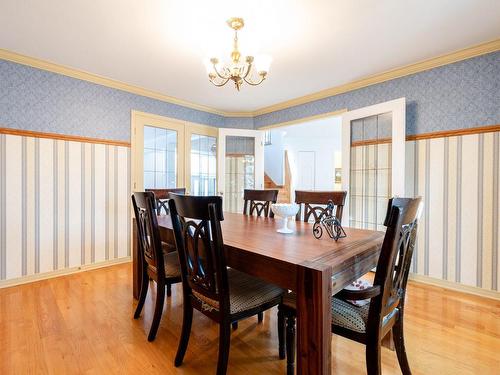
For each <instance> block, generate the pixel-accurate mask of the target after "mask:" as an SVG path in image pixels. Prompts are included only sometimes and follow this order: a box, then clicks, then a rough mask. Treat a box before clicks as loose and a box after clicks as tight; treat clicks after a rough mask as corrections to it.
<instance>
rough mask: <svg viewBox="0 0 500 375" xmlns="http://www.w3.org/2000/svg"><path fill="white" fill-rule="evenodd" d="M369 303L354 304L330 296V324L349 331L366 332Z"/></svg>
mask: <svg viewBox="0 0 500 375" xmlns="http://www.w3.org/2000/svg"><path fill="white" fill-rule="evenodd" d="M369 309H370V304H369V303H368V304H366V305H363V306H354V305H353V304H351V303H349V302H347V301H343V300H341V299H338V298H332V324H333V325H336V326H340V327H342V328H346V329H349V330H351V331H355V332H360V333H364V332H366V322H367V321H368V311H369Z"/></svg>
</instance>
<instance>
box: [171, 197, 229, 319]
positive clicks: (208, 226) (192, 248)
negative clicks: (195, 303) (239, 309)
mask: <svg viewBox="0 0 500 375" xmlns="http://www.w3.org/2000/svg"><path fill="white" fill-rule="evenodd" d="M168 205H169V208H170V216H171V218H172V227H173V229H174V235H175V244H176V246H177V251H178V252H179V260H180V263H181V272H182V283H183V288H184V295H185V296H189V294H191V293H192V294H195V295H196V296H197V297H199V298H200V299H202V300H204V298H208V299H210V300H211V301H216V302H217V304H218V306H219V311H221V312H223V311H225V312H229V289H228V280H227V268H226V259H225V256H224V242H223V239H222V229H221V225H220V222H221V221H222V220H224V216H223V214H222V198H221V197H218V196H209V197H195V196H183V195H178V194H171V195H170V200H169V202H168Z"/></svg>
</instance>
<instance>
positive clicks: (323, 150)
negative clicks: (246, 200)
mask: <svg viewBox="0 0 500 375" xmlns="http://www.w3.org/2000/svg"><path fill="white" fill-rule="evenodd" d="M341 128H342V121H341V118H340V117H330V118H324V119H320V120H314V121H308V122H304V123H302V124H297V125H291V126H287V127H280V128H277V129H273V130H271V141H272V145H270V146H266V147H265V160H264V163H265V164H264V169H265V172H266V173H267V174H268V176H270V177H271V178H272V179H273V180H274V181H275V182H276V183H278V184H279V183H282V181H283V174H282V171H283V155H284V151H285V150H287V151H288V156H289V160H290V169H291V173H292V192H293V191H294V190H295V189H296V188H300V186H297V183H298V181H299V176H298V170H297V165H298V157H299V152H300V151H314V152H315V157H316V158H315V159H316V162H315V165H312V166H311V168H314V171H315V181H314V190H333V189H334V188H335V186H334V172H335V165H336V164H335V159H336V157H337V158H338V157H339V155H340V152H341V148H342V146H341V143H342V137H341ZM336 155H337V156H336ZM337 165H339V164H337ZM275 178H276V179H275ZM293 196H294V195H293V193H292V197H293Z"/></svg>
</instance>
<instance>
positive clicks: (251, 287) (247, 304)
mask: <svg viewBox="0 0 500 375" xmlns="http://www.w3.org/2000/svg"><path fill="white" fill-rule="evenodd" d="M227 276H228V282H229V300H230V304H231V310H230V313H231V314H237V313H240V312H242V311H247V310H251V309H253V308H256V307H259V306H261V305H263V304H266V303H268V302H271V301H272V300H274V299H276V298H278V297H279V296H281V294H282V293H283V289H281V288H279V287H277V286H275V285H273V284H269V283H266V282H264V281H262V280H261V279H258V278H256V277H253V276H250V275H247V274H246V273H243V272H240V271H236V270H235V269H232V268H228V270H227ZM193 295H194V296H195V297H196V298H198V299H199V300H200V301H201V302H202V303H203V304H204V305H205V306H206V307H207V308H213V309H215V310H218V309H219V302H218V301H215V300H213V299H210V298H207V297H205V296H203V295H201V294H200V293H197V292H196V291H194V290H193Z"/></svg>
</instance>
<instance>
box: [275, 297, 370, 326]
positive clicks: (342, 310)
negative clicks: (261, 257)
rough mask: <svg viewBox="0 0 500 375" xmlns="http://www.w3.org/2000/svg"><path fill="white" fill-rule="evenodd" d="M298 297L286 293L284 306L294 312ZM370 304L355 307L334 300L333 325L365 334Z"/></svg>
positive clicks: (342, 301)
mask: <svg viewBox="0 0 500 375" xmlns="http://www.w3.org/2000/svg"><path fill="white" fill-rule="evenodd" d="M296 301H297V296H296V294H295V293H292V292H289V293H286V294H285V295H284V297H283V304H284V305H285V306H287V307H288V308H291V309H293V310H295V309H296V303H297V302H296ZM369 309H370V304H369V303H368V304H366V305H363V306H355V305H353V304H351V303H349V302H347V301H344V300H341V299H338V298H335V297H333V298H332V324H333V325H336V326H340V327H342V328H346V329H349V330H351V331H356V332H360V333H364V332H365V331H366V322H367V321H368V311H369Z"/></svg>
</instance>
